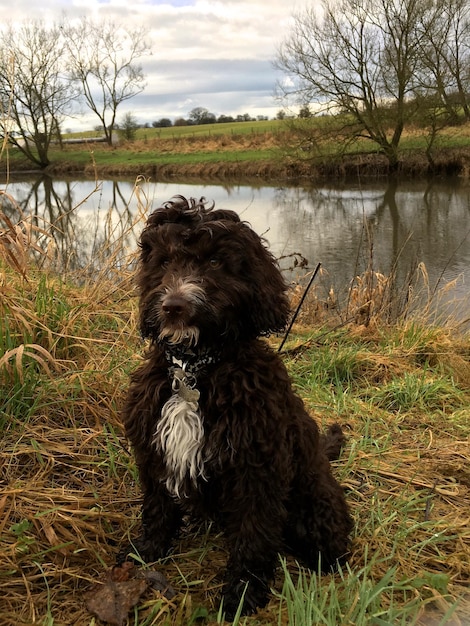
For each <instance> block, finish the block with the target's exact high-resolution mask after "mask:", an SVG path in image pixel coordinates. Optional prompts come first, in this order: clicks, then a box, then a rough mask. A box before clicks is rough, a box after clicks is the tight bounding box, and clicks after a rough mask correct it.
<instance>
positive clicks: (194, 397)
mask: <svg viewBox="0 0 470 626" xmlns="http://www.w3.org/2000/svg"><path fill="white" fill-rule="evenodd" d="M178 395H179V396H181V398H183V400H186V402H195V403H197V402H198V400H199V396H200V395H201V394H200V393H199V391H198V390H197V389H191V387H188V385H186V384H185V383H184V382H183V383H182V385H181V387H180V388H179V391H178Z"/></svg>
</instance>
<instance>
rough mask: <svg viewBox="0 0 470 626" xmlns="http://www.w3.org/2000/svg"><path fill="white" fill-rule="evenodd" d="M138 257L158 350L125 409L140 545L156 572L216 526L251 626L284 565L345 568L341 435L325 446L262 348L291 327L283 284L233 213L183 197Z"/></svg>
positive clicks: (143, 312) (235, 594)
mask: <svg viewBox="0 0 470 626" xmlns="http://www.w3.org/2000/svg"><path fill="white" fill-rule="evenodd" d="M140 249H141V254H140V264H139V269H138V274H137V282H138V287H139V290H140V326H141V331H142V334H143V335H144V336H146V337H148V338H149V339H150V349H149V352H148V353H147V356H146V360H145V361H144V363H143V364H142V365H141V367H139V368H138V370H137V371H136V372H135V373H134V374H133V376H132V380H131V386H130V389H129V393H128V396H127V401H126V403H125V406H124V410H123V421H124V425H125V429H126V433H127V436H128V438H129V440H130V442H131V444H132V446H133V449H134V454H135V459H136V463H137V466H138V469H139V475H140V481H141V487H142V490H143V508H142V534H141V536H140V537H139V539H138V540H137V541H136V542H135V546H136V547H137V549H138V550H139V552H140V555H141V556H142V557H143V558H144V559H146V560H147V561H155V560H157V559H159V558H161V557H163V556H165V555H166V554H167V553H168V551H169V549H170V548H171V545H172V542H173V540H174V538H175V536H176V535H177V533H178V531H179V529H180V527H181V525H182V519H183V516H184V515H187V514H190V515H193V516H197V517H202V518H209V519H212V520H214V521H216V522H218V523H219V524H220V525H221V527H222V528H223V530H224V532H225V537H226V540H227V544H228V549H229V558H228V563H227V570H226V575H225V584H224V588H223V595H224V606H225V609H226V612H227V615H228V616H229V617H230V616H233V614H234V613H235V611H236V609H237V606H238V604H239V602H240V600H241V597H242V595H243V593H244V591H245V587H246V591H245V597H244V607H243V611H244V613H250V612H253V611H254V610H256V608H257V607H260V606H263V605H264V604H265V603H266V601H267V599H268V593H269V588H270V584H271V582H272V580H273V578H274V573H275V568H276V563H277V559H278V553H279V552H290V553H292V554H293V555H294V556H295V557H296V558H298V559H300V560H301V561H302V562H303V563H305V564H306V565H307V566H308V567H310V568H313V569H315V570H316V569H317V568H318V564H319V562H320V566H321V568H322V570H324V571H327V570H329V569H331V568H334V567H335V565H336V564H337V563H338V562H339V563H341V562H343V561H344V560H345V559H346V557H347V554H348V550H349V538H348V537H349V534H350V531H351V528H352V523H351V518H350V516H349V512H348V507H347V505H346V502H345V498H344V493H343V489H342V488H341V486H340V485H339V484H338V483H337V481H336V480H335V479H334V477H333V475H332V473H331V468H330V463H329V459H332V458H335V457H336V456H337V455H338V454H339V451H340V448H341V445H342V443H343V434H342V431H341V428H340V427H339V426H338V425H337V424H335V425H333V426H332V427H331V428H330V430H329V432H328V433H327V434H326V435H321V434H320V432H319V429H318V427H317V425H316V423H315V421H314V420H313V419H312V418H311V417H310V416H309V415H308V413H307V412H306V410H305V408H304V406H303V403H302V401H301V399H300V398H299V397H298V396H297V395H296V394H295V393H294V392H293V390H292V387H291V383H290V380H289V376H288V374H287V371H286V368H285V366H284V364H283V362H282V360H281V359H280V358H279V356H278V355H277V354H276V353H274V352H273V351H272V350H271V349H270V348H269V346H268V345H267V343H266V342H265V341H263V340H262V339H260V338H259V337H260V336H261V335H266V334H269V333H272V332H275V331H279V330H281V329H283V328H284V327H285V325H286V322H287V319H288V315H289V305H288V300H287V297H286V285H285V282H284V280H283V278H282V276H281V273H280V272H279V269H278V267H277V265H276V262H275V260H274V258H273V257H272V255H271V254H270V252H269V251H268V249H267V248H266V246H265V245H264V242H263V241H262V240H261V239H260V238H259V237H258V235H256V234H255V233H254V232H253V230H252V229H251V228H250V227H249V226H248V225H247V224H246V223H244V222H242V221H240V218H239V217H238V216H237V214H236V213H233V212H231V211H224V210H216V209H214V208H213V206H212V207H209V206H207V204H206V202H205V201H204V199H201V200H199V201H196V200H194V199H190V200H189V201H188V200H186V199H185V198H183V197H181V196H177V197H175V198H172V200H170V201H169V202H167V203H166V204H164V205H163V206H162V207H160V208H159V209H157V210H156V211H155V212H154V213H152V214H151V215H150V217H149V219H148V222H147V225H146V227H145V229H144V231H143V232H142V235H141V240H140ZM126 555H127V551H126V550H124V551H123V552H122V553H121V555H120V558H121V559H123V558H126Z"/></svg>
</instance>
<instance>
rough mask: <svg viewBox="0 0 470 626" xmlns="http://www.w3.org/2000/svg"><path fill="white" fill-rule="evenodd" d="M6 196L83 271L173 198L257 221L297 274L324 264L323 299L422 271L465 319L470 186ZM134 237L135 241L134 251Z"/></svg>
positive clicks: (158, 189) (62, 184)
mask: <svg viewBox="0 0 470 626" xmlns="http://www.w3.org/2000/svg"><path fill="white" fill-rule="evenodd" d="M0 189H3V191H5V193H6V195H5V194H3V195H2V196H1V197H0V201H1V202H2V207H1V210H2V211H4V212H5V213H6V214H8V215H12V214H14V213H15V211H16V209H15V203H16V204H17V205H18V206H19V207H21V209H22V210H23V211H24V212H25V213H27V214H30V213H32V214H34V215H36V216H38V218H44V219H45V220H46V221H47V223H53V224H56V225H57V226H58V228H59V231H60V236H58V239H59V241H58V242H57V243H58V245H59V246H60V248H61V250H62V253H63V254H65V255H66V254H67V250H68V249H70V251H72V250H73V256H74V258H75V259H76V262H77V263H78V264H80V265H83V264H86V263H87V262H88V260H89V258H90V257H92V256H93V255H94V254H96V246H97V245H98V244H99V243H100V242H101V243H102V242H103V240H104V239H105V238H106V237H107V236H108V235H109V229H110V224H113V223H122V220H123V219H124V220H126V221H127V222H128V223H131V222H132V218H133V217H135V214H136V212H138V211H139V210H145V211H149V210H151V208H155V207H157V206H158V205H159V204H161V203H162V202H164V201H165V200H167V199H169V198H171V197H172V196H173V195H175V194H182V195H184V196H193V197H197V198H199V197H201V196H204V197H205V198H207V199H208V200H210V201H214V202H215V203H216V205H217V207H219V208H221V207H223V208H227V209H232V210H234V211H236V212H237V213H239V214H240V216H241V217H242V219H244V220H246V221H248V222H250V224H251V225H252V226H253V228H254V229H255V230H256V231H257V232H258V233H259V234H262V235H263V236H264V237H265V238H266V239H267V241H268V242H269V245H270V247H271V250H272V252H273V253H274V255H275V256H276V257H284V258H283V259H282V261H281V263H283V264H284V265H285V266H286V267H288V266H292V264H293V259H294V258H295V257H293V256H292V255H293V254H294V253H295V254H296V255H297V260H299V259H301V258H305V259H307V260H308V265H309V267H310V268H313V267H315V266H316V265H317V263H321V267H322V274H321V277H320V278H319V279H318V281H319V285H318V286H319V287H320V286H321V287H322V288H324V290H325V293H327V292H328V291H329V290H330V289H331V288H333V290H334V291H335V293H336V294H343V295H344V294H346V293H347V289H348V287H349V286H350V285H351V281H352V280H353V279H354V277H355V276H356V275H358V274H361V273H362V272H363V271H364V270H365V269H367V268H368V267H369V268H371V269H373V270H374V271H375V272H379V273H382V274H384V275H390V274H391V273H394V274H395V275H396V277H397V285H398V286H399V288H400V289H407V288H408V284H409V282H410V281H409V276H410V273H413V272H414V271H415V270H416V268H417V267H418V266H419V264H423V265H421V266H420V267H421V270H422V271H421V272H419V274H420V276H421V281H420V284H421V288H423V290H425V289H424V287H425V286H426V284H427V285H428V288H429V291H431V292H434V291H436V292H437V291H439V290H442V289H443V288H444V287H445V289H444V291H445V296H444V297H441V304H442V301H444V300H445V302H446V303H447V304H446V307H447V308H448V307H449V303H451V305H450V306H451V307H452V308H453V309H454V310H455V311H458V316H459V317H460V318H462V317H466V316H467V314H468V312H467V307H468V297H469V295H470V289H469V287H468V283H469V281H470V187H469V186H468V185H465V184H463V183H460V182H459V181H452V182H446V183H443V182H436V183H429V182H428V183H425V182H419V183H418V182H403V183H391V184H388V185H387V184H375V185H363V186H358V185H356V186H334V185H331V186H326V185H325V186H320V187H289V186H280V187H275V186H269V185H263V184H260V185H259V186H252V185H243V184H240V185H221V184H203V185H201V184H198V185H191V184H183V183H176V182H172V183H160V182H159V183H150V182H143V183H141V184H140V186H139V189H140V193H139V194H138V195H137V194H136V193H135V187H134V182H130V181H119V182H116V181H106V180H105V181H99V183H98V184H96V183H95V182H94V181H86V180H81V181H65V180H55V179H54V180H53V179H50V178H48V177H42V178H39V177H36V178H34V177H33V178H30V179H28V180H19V181H12V182H10V183H9V184H8V185H6V184H3V185H1V186H0ZM139 198H140V200H139ZM140 227H141V226H140ZM140 227H139V228H140ZM136 236H138V233H132V234H131V236H130V240H129V246H130V247H132V246H135V237H136ZM69 256H70V255H69ZM424 268H425V270H424ZM299 273H300V270H294V271H292V272H291V274H290V276H291V277H292V275H293V274H299ZM423 277H425V279H423ZM453 281H454V282H453ZM454 283H455V284H454ZM441 293H442V291H441Z"/></svg>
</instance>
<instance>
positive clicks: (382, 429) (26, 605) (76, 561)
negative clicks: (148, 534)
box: [0, 196, 470, 626]
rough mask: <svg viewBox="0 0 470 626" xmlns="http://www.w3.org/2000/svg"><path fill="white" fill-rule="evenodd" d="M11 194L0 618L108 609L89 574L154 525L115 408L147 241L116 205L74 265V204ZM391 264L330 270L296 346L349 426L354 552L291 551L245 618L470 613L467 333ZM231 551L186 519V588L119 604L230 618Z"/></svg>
mask: <svg viewBox="0 0 470 626" xmlns="http://www.w3.org/2000/svg"><path fill="white" fill-rule="evenodd" d="M139 197H141V206H140V212H139V214H138V215H137V217H136V221H135V223H134V224H133V225H132V226H131V227H132V228H135V229H137V231H139V230H140V229H141V227H142V220H143V215H144V214H145V212H146V210H147V209H148V207H146V206H145V198H144V197H143V196H139ZM9 200H10V205H11V206H12V207H13V209H14V208H15V203H14V199H12V198H10V199H9ZM11 206H10V207H9V210H8V211H7V210H6V208H4V207H3V205H2V206H1V207H0V307H1V315H0V325H1V331H0V342H1V345H0V428H1V431H2V438H1V444H0V537H1V541H0V597H1V600H0V625H1V626H12V625H13V624H14V625H15V626H23V625H24V626H26V625H30V624H41V625H44V626H46V625H47V626H62V625H64V626H65V625H80V626H92V625H98V624H101V623H103V622H100V621H99V620H98V619H97V618H96V617H94V616H93V615H92V614H91V613H90V612H89V611H88V610H87V605H86V598H87V592H88V591H89V590H90V588H93V585H95V584H96V583H99V582H100V581H101V582H103V580H105V579H106V577H107V575H108V571H109V570H108V568H110V567H111V566H112V565H113V562H114V558H115V555H116V552H117V550H118V548H119V546H120V545H121V544H122V543H124V542H125V541H126V540H127V539H128V538H129V537H133V536H135V535H136V533H137V532H138V526H139V504H140V493H139V486H138V479H137V475H136V471H135V467H134V464H133V460H132V454H131V451H130V450H129V448H128V445H127V442H126V440H125V437H124V436H123V432H122V427H121V424H120V420H119V408H120V405H121V401H122V397H123V394H124V393H125V389H126V386H127V381H128V375H129V373H130V372H131V371H132V370H133V369H134V368H135V367H136V366H137V364H138V363H139V362H140V360H141V358H142V356H141V355H142V353H143V350H144V346H143V344H142V342H141V340H140V339H139V333H138V329H137V311H136V299H135V292H134V287H133V282H132V272H133V262H134V259H135V251H134V250H132V249H128V247H127V245H126V235H127V232H125V231H124V232H123V230H122V228H120V225H119V223H118V224H117V225H116V222H115V221H113V219H112V216H110V219H109V224H110V227H109V230H108V237H107V240H106V242H105V243H104V244H103V247H102V249H101V250H100V253H99V254H95V255H94V256H93V258H90V259H89V264H88V265H87V266H84V267H82V268H81V269H80V270H77V271H75V272H69V273H66V274H64V273H63V270H62V268H63V266H64V263H63V259H62V258H61V257H60V254H59V252H58V250H57V248H55V247H54V229H55V228H60V224H57V225H52V224H46V223H44V224H42V223H41V224H38V223H37V222H35V221H34V220H32V219H29V218H28V217H25V216H23V215H21V214H20V212H19V210H18V209H16V210H12V209H11ZM112 224H114V226H112ZM351 278H353V277H351ZM386 284H387V278H386V277H380V276H376V275H372V274H370V273H369V274H366V275H364V276H362V277H359V278H358V279H357V280H356V281H355V282H354V284H353V286H352V290H351V292H350V298H349V303H348V304H347V305H346V304H344V303H343V304H342V303H337V302H335V304H334V306H332V302H331V300H332V297H333V295H334V294H330V299H329V300H328V301H324V300H322V298H321V296H320V293H319V291H316V289H315V287H314V288H313V289H312V290H311V292H310V293H309V296H308V298H307V299H306V301H305V303H304V305H303V307H302V309H301V313H300V315H299V318H298V320H297V323H296V324H295V325H294V328H293V331H292V333H291V334H290V335H289V337H288V340H287V342H286V345H285V347H284V349H283V357H284V359H285V362H286V364H287V366H288V369H289V371H290V373H291V375H292V377H293V380H294V383H295V386H296V388H297V390H298V392H299V394H300V395H301V396H302V397H303V398H304V401H305V403H306V405H307V407H308V409H309V410H310V412H311V414H312V416H314V417H315V418H316V419H317V420H318V421H319V423H320V424H322V425H323V426H326V425H327V424H328V423H330V422H331V421H334V420H339V421H340V422H341V423H342V424H343V425H344V427H345V429H346V430H347V434H348V442H347V446H346V448H345V450H344V451H343V455H342V457H341V459H340V460H339V461H338V462H336V463H335V468H334V471H335V474H336V476H337V477H338V479H339V480H340V481H341V482H342V484H343V485H344V487H345V489H346V493H347V499H348V502H349V503H350V506H351V511H352V514H353V517H354V520H355V531H354V544H353V550H352V555H351V559H350V561H349V563H348V565H347V566H346V567H345V568H344V569H343V571H341V572H339V573H338V574H335V575H330V576H324V577H321V576H318V575H316V573H315V572H313V573H312V572H307V571H305V570H302V569H301V568H299V567H298V565H297V564H296V563H294V562H293V561H292V560H291V559H287V560H282V561H280V566H279V572H278V576H277V578H276V581H275V584H274V587H273V594H272V599H271V601H270V603H269V604H268V606H267V607H266V608H264V609H262V610H260V611H259V612H258V613H257V614H256V615H254V616H250V617H247V618H242V619H240V620H236V623H240V624H246V625H247V626H268V625H270V626H272V625H279V626H286V625H295V626H312V625H314V624H315V625H316V624H318V625H321V626H324V625H327V626H330V625H331V626H337V625H338V624H342V625H351V626H352V625H354V626H366V625H373V626H375V625H377V626H385V625H396V624H403V625H405V624H417V625H422V626H437V625H439V624H442V625H444V624H450V625H452V626H458V625H462V626H464V625H465V626H468V625H469V624H470V408H469V407H470V336H469V335H468V333H465V332H464V330H463V328H462V327H461V326H460V325H459V324H458V323H457V322H456V321H454V320H452V319H451V318H449V319H447V320H445V321H443V320H440V321H439V323H432V322H431V321H430V320H429V318H428V317H427V316H426V310H425V309H423V310H421V311H420V312H419V313H415V314H414V315H413V316H411V315H410V314H408V312H407V309H406V308H402V309H401V310H400V311H398V312H396V313H395V315H394V316H393V319H392V318H391V317H390V315H389V313H390V310H391V304H392V300H393V298H392V294H389V297H388V298H387V299H384V297H383V294H384V289H385V287H384V285H386ZM301 292H302V289H301V288H300V287H297V288H295V289H293V290H292V294H291V297H292V304H293V307H295V306H296V304H297V303H298V302H299V298H300V294H301ZM346 307H347V309H346ZM346 320H347V321H346ZM269 341H270V342H272V344H273V345H274V346H276V345H279V343H280V341H281V337H272V338H270V339H269ZM225 559H226V551H225V548H224V542H223V537H222V536H221V535H219V534H217V533H216V532H215V530H214V529H213V528H211V527H210V526H203V527H189V528H188V529H187V532H186V533H185V534H184V535H183V536H182V537H181V540H180V541H179V543H178V544H177V546H176V547H175V551H174V553H173V554H172V555H171V556H170V557H169V558H168V559H167V560H166V561H165V562H162V563H158V564H156V565H153V566H151V569H153V570H157V571H159V572H161V573H163V574H164V576H165V577H166V579H167V580H168V582H169V583H170V584H171V586H172V587H173V588H174V589H175V591H176V595H175V596H174V597H173V598H167V597H165V596H164V595H162V594H161V593H160V592H159V591H156V590H154V589H148V590H147V591H146V592H145V593H144V594H143V595H142V596H141V597H140V598H139V597H138V596H137V599H138V602H137V604H136V605H135V606H134V607H133V608H130V611H129V617H128V619H127V620H126V621H123V622H121V623H124V624H129V625H131V624H135V625H137V624H138V625H139V626H150V625H157V624H158V625H171V624H174V625H177V624H178V625H185V626H186V625H188V626H189V625H191V624H201V625H203V626H214V625H215V624H223V623H224V622H223V616H222V614H223V607H222V608H221V607H220V604H219V592H220V587H221V578H220V573H221V570H222V569H223V566H224V563H225ZM144 569H148V568H147V567H145V568H144Z"/></svg>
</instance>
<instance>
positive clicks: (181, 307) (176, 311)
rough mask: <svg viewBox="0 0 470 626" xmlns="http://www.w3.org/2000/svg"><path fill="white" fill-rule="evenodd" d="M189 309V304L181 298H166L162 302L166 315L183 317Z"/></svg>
mask: <svg viewBox="0 0 470 626" xmlns="http://www.w3.org/2000/svg"><path fill="white" fill-rule="evenodd" d="M186 307H187V302H186V300H185V299H184V298H182V297H181V296H166V298H165V299H164V300H163V302H162V311H163V312H164V313H165V314H166V315H174V316H179V315H182V314H183V313H184V311H185V309H186Z"/></svg>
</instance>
